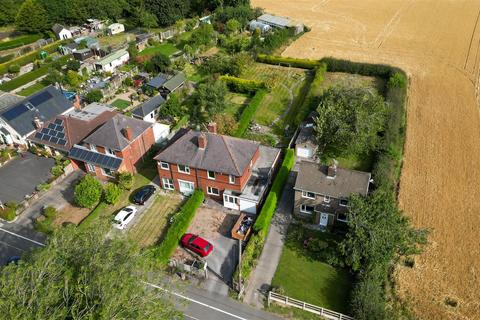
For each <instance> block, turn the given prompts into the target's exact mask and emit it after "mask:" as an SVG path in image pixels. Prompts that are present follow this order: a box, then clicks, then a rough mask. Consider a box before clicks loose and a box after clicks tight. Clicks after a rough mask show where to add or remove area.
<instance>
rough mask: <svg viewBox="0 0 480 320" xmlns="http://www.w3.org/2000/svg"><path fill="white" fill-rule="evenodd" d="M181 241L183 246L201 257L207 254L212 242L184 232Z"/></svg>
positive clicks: (211, 248)
mask: <svg viewBox="0 0 480 320" xmlns="http://www.w3.org/2000/svg"><path fill="white" fill-rule="evenodd" d="M181 243H182V246H183V247H185V248H187V249H189V250H191V251H193V252H195V253H196V254H198V255H200V256H201V257H206V256H208V255H209V254H210V252H212V250H213V244H211V243H210V242H208V241H207V240H205V239H203V238H202V237H200V236H197V235H194V234H191V233H186V234H184V235H183V237H182V240H181Z"/></svg>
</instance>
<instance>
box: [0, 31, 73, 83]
mask: <svg viewBox="0 0 480 320" xmlns="http://www.w3.org/2000/svg"><path fill="white" fill-rule="evenodd" d="M64 42H65V41H64V40H59V41H55V42H53V43H50V44H48V45H46V46H44V47H42V48H40V49H38V50H35V51H32V52H29V53H27V54H25V55H23V56H20V57H18V58H16V59H13V60H10V61H8V62H6V63H2V64H0V75H2V74H5V73H7V72H8V67H9V66H10V65H11V64H18V65H19V66H24V65H26V64H28V63H30V62H33V61H35V60H38V59H39V54H40V52H41V51H46V52H48V53H53V52H55V51H57V49H58V47H59V46H60V45H61V44H62V43H64Z"/></svg>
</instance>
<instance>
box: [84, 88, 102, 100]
mask: <svg viewBox="0 0 480 320" xmlns="http://www.w3.org/2000/svg"><path fill="white" fill-rule="evenodd" d="M102 99H103V93H102V91H101V90H98V89H94V90H92V91H90V92H88V93H87V94H86V95H85V101H86V102H87V103H93V102H100V101H101V100H102Z"/></svg>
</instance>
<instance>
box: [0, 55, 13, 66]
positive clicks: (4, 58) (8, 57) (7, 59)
mask: <svg viewBox="0 0 480 320" xmlns="http://www.w3.org/2000/svg"><path fill="white" fill-rule="evenodd" d="M13 57H14V55H13V54H9V55H6V56H2V57H0V64H2V63H5V62H7V61H10V60H12V59H13Z"/></svg>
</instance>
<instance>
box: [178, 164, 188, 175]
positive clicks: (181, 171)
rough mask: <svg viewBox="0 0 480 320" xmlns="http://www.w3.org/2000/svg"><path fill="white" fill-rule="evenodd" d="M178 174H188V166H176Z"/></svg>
mask: <svg viewBox="0 0 480 320" xmlns="http://www.w3.org/2000/svg"><path fill="white" fill-rule="evenodd" d="M180 167H184V168H185V171H183V170H180ZM177 169H178V172H180V173H185V174H190V167H189V166H184V165H182V164H179V165H177Z"/></svg>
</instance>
